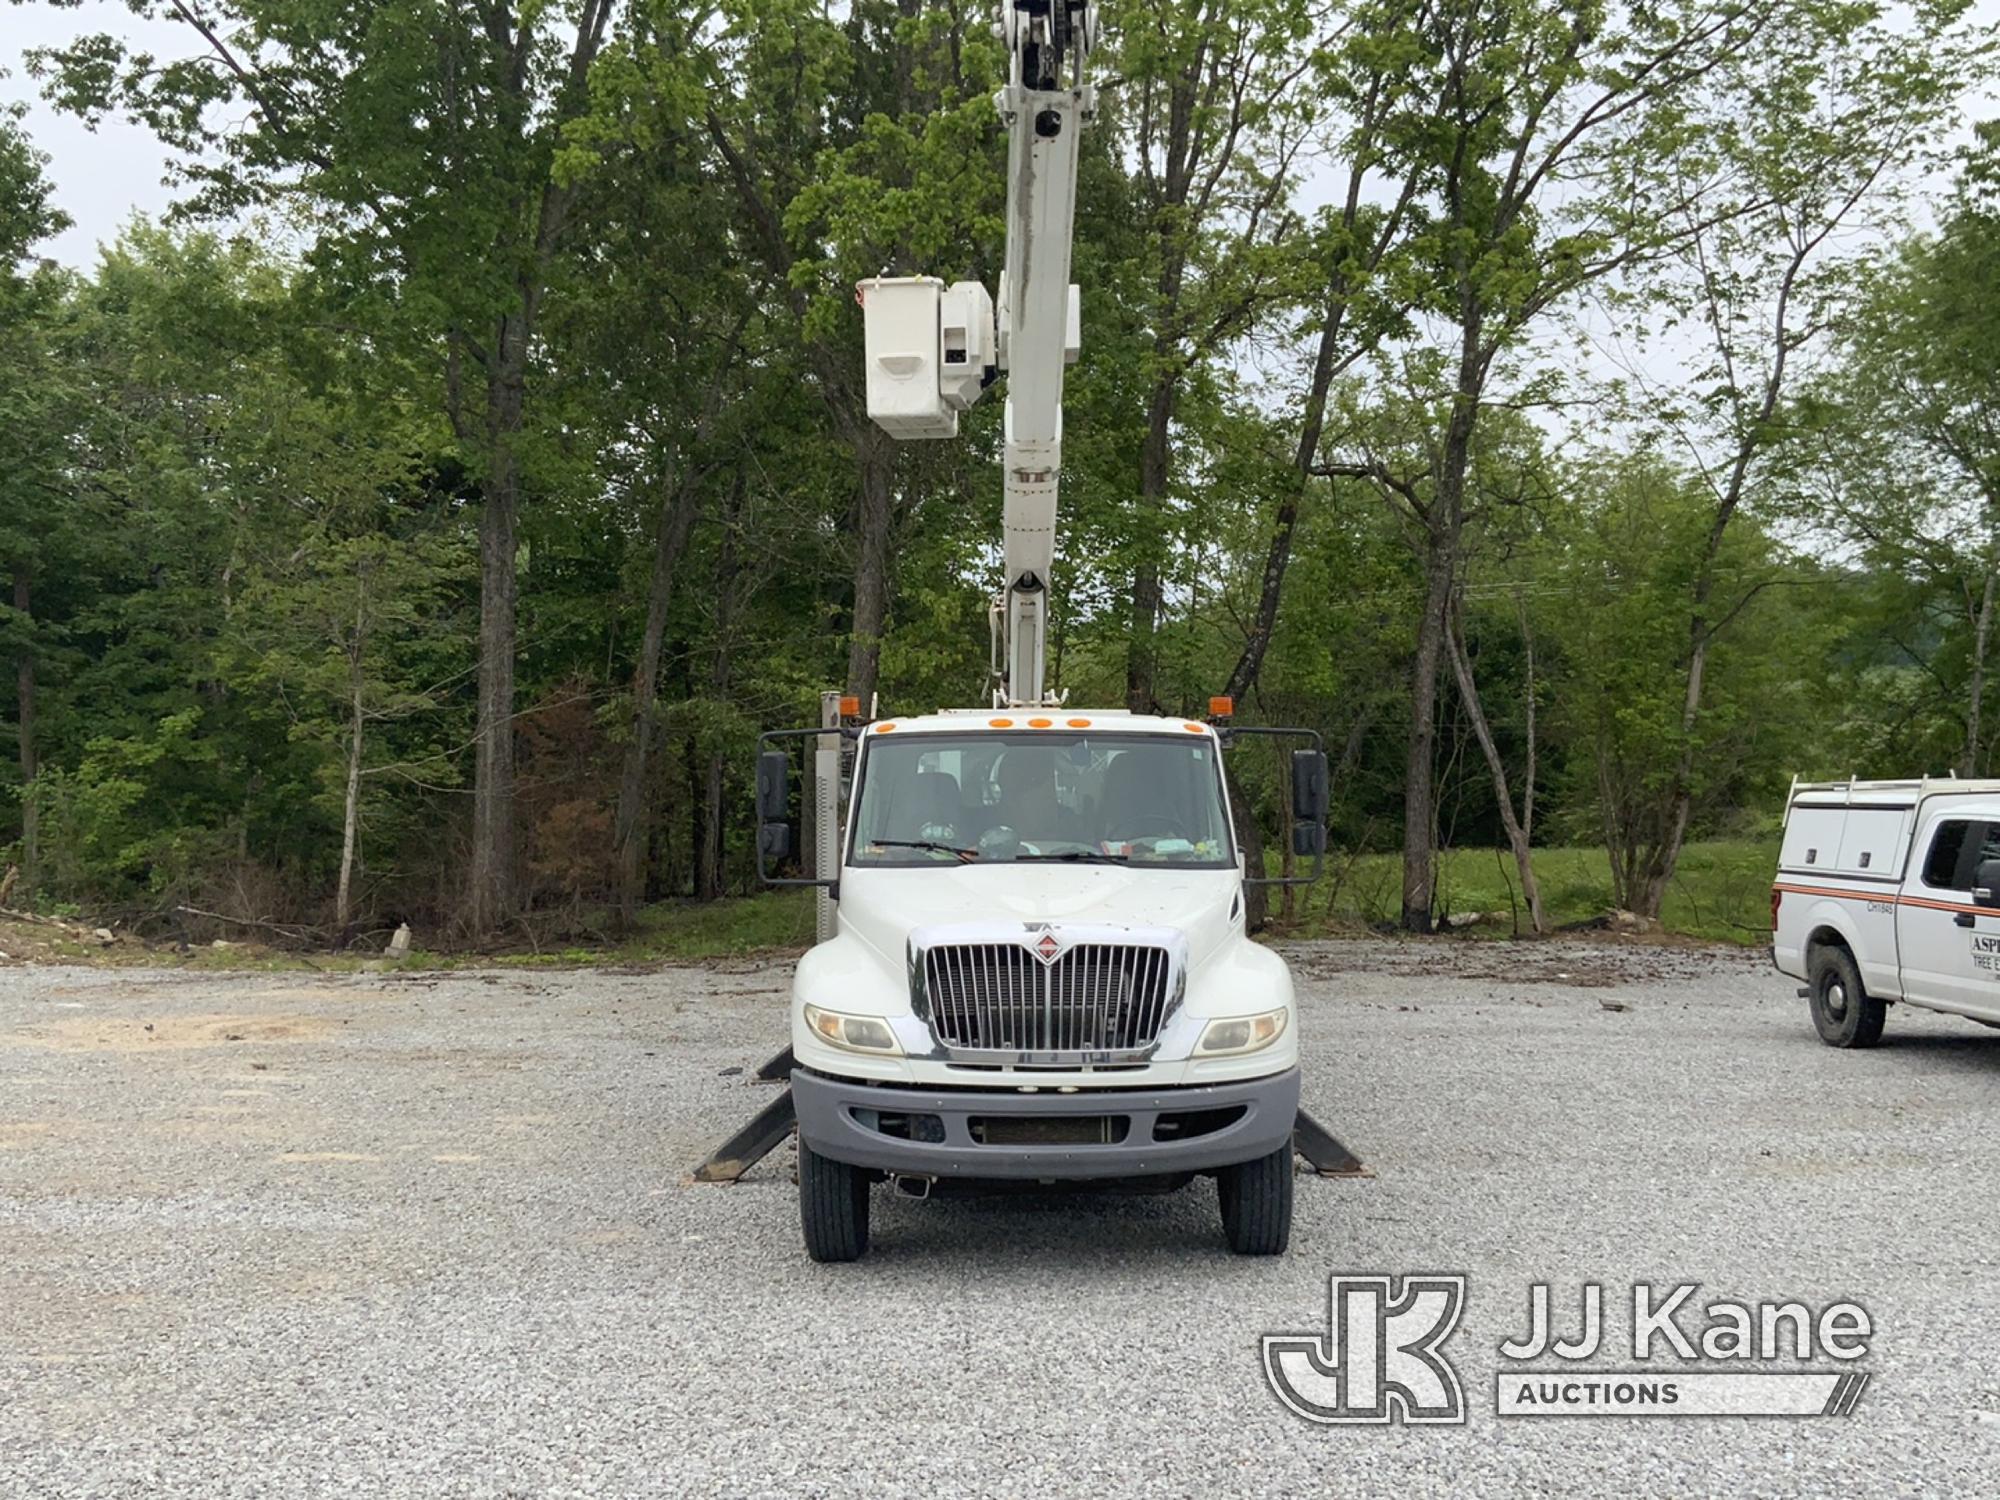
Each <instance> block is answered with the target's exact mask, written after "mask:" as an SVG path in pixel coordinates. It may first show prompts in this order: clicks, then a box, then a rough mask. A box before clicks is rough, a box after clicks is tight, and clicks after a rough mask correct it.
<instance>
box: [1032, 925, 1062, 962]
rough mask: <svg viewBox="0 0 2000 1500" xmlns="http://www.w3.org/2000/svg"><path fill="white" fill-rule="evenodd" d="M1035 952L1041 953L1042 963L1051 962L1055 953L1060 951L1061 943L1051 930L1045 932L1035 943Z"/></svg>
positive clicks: (1053, 960)
mask: <svg viewBox="0 0 2000 1500" xmlns="http://www.w3.org/2000/svg"><path fill="white" fill-rule="evenodd" d="M1035 952H1036V953H1038V954H1040V955H1041V960H1042V962H1043V963H1045V964H1052V963H1054V962H1055V961H1056V955H1057V954H1058V953H1060V952H1062V944H1061V943H1059V942H1057V941H1056V935H1055V934H1054V933H1053V932H1045V933H1043V934H1042V939H1041V941H1040V942H1038V943H1036V944H1035Z"/></svg>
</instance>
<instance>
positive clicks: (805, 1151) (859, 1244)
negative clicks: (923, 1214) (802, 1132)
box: [799, 1140, 868, 1261]
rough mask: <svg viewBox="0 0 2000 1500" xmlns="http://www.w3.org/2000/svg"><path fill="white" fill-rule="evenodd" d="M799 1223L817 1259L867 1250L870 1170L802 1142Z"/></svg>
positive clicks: (856, 1255) (808, 1249) (844, 1257)
mask: <svg viewBox="0 0 2000 1500" xmlns="http://www.w3.org/2000/svg"><path fill="white" fill-rule="evenodd" d="M799 1227H800V1228H801V1229H803V1230H804V1231H805V1239H806V1254H808V1255H810V1256H811V1257H812V1258H813V1259H814V1260H817V1261H844V1260H859V1259H861V1257H862V1256H864V1255H866V1254H867V1253H868V1174H867V1173H866V1172H864V1171H862V1170H861V1168H859V1167H855V1166H850V1165H848V1164H847V1163H846V1162H844V1161H834V1160H833V1159H831V1158H830V1157H825V1156H821V1155H820V1154H819V1153H818V1152H817V1151H815V1150H813V1148H812V1147H810V1146H808V1145H807V1144H806V1143H805V1142H804V1141H803V1140H801V1141H800V1142H799Z"/></svg>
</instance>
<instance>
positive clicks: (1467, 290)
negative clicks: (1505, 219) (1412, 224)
mask: <svg viewBox="0 0 2000 1500" xmlns="http://www.w3.org/2000/svg"><path fill="white" fill-rule="evenodd" d="M1484 326H1485V324H1484V317H1483V314H1482V313H1481V311H1480V308H1479V303H1478V300H1477V295H1476V293H1475V292H1474V290H1473V288H1472V285H1471V282H1470V281H1469V279H1468V278H1467V273H1466V272H1465V271H1464V269H1463V268H1462V267H1461V269H1460V293H1459V342H1458V382H1457V385H1456V386H1455V388H1454V395H1453V399H1452V406H1451V419H1450V421H1449V422H1447V423H1446V425H1445V433H1444V442H1443V444H1442V445H1441V448H1440V450H1439V452H1438V455H1437V460H1436V469H1435V480H1436V483H1435V484H1434V486H1433V493H1432V495H1431V499H1430V506H1429V509H1428V510H1427V511H1426V510H1419V512H1418V517H1419V519H1420V520H1421V521H1422V522H1423V527H1424V583H1425V589H1424V614H1423V618H1422V619H1421V620H1420V621H1418V623H1417V654H1416V667H1415V670H1414V671H1413V672H1412V673H1411V682H1410V744H1409V751H1408V756H1407V760H1406V763H1405V768H1404V777H1405V779H1404V784H1403V919H1402V920H1403V927H1404V929H1405V930H1406V931H1409V932H1429V931H1430V930H1431V891H1432V889H1433V888H1434V887H1435V885H1436V883H1437V882H1436V879H1435V875H1434V871H1433V869H1432V854H1433V846H1434V844H1435V843H1436V837H1437V790H1436V788H1435V787H1434V786H1433V785H1432V777H1433V776H1434V774H1435V771H1436V761H1437V699H1438V690H1437V689H1438V659H1439V657H1441V656H1442V655H1443V654H1444V649H1445V636H1446V634H1447V632H1448V629H1449V625H1448V620H1449V615H1450V611H1451V600H1452V590H1453V588H1454V587H1455V585H1456V580H1457V574H1458V552H1459V541H1460V538H1461V537H1462V535H1463V533H1464V529H1465V483H1466V475H1467V472H1468V471H1469V470H1470V468H1471V464H1472V432H1473V427H1474V426H1475V424H1476V423H1477V422H1478V420H1479V402H1480V394H1481V392H1482V391H1484V390H1485V388H1486V369H1487V354H1486V351H1485V349H1484V348H1483V346H1482V345H1481V342H1480V340H1481V333H1482V330H1483V328H1484ZM1411 503H1412V507H1413V508H1415V505H1414V500H1412V501H1411Z"/></svg>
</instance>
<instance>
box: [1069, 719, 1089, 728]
mask: <svg viewBox="0 0 2000 1500" xmlns="http://www.w3.org/2000/svg"><path fill="white" fill-rule="evenodd" d="M1063 722H1064V723H1066V724H1068V725H1069V727H1070V728H1072V729H1088V728H1090V720H1088V719H1065V720H1064V721H1063Z"/></svg>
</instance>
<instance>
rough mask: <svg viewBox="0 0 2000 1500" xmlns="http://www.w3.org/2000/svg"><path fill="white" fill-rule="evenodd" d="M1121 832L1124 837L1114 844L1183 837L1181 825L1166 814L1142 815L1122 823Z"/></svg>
mask: <svg viewBox="0 0 2000 1500" xmlns="http://www.w3.org/2000/svg"><path fill="white" fill-rule="evenodd" d="M1147 830H1151V831H1150V832H1148V831H1147ZM1120 832H1121V833H1122V834H1123V837H1122V838H1119V839H1116V840H1113V842H1116V843H1128V842H1130V841H1131V840H1133V839H1177V838H1179V837H1180V836H1181V831H1180V827H1179V825H1177V824H1176V823H1175V822H1174V820H1173V819H1172V818H1170V817H1168V816H1167V815H1166V814H1165V813H1140V814H1138V815H1137V816H1136V817H1134V818H1132V819H1131V820H1130V821H1129V822H1125V823H1121V824H1120Z"/></svg>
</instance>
